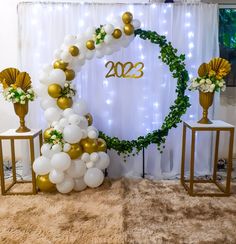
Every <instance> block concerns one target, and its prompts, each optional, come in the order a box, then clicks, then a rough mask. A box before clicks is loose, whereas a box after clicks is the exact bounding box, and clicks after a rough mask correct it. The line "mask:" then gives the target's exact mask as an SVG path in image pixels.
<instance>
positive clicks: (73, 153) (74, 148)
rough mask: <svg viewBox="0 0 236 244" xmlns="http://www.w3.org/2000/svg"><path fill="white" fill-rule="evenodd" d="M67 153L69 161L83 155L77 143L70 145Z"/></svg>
mask: <svg viewBox="0 0 236 244" xmlns="http://www.w3.org/2000/svg"><path fill="white" fill-rule="evenodd" d="M67 153H68V155H69V156H70V158H71V159H76V158H78V157H79V156H81V155H82V154H83V149H82V147H81V146H80V145H79V143H75V144H71V148H70V150H69V151H68V152H67Z"/></svg>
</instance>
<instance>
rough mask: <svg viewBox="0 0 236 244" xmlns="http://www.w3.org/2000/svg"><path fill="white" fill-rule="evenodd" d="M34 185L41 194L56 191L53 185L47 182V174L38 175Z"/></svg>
mask: <svg viewBox="0 0 236 244" xmlns="http://www.w3.org/2000/svg"><path fill="white" fill-rule="evenodd" d="M48 163H50V162H48ZM36 185H37V186H38V188H39V190H40V191H43V192H53V191H55V190H56V187H55V184H53V183H52V182H51V181H50V180H49V174H47V175H38V176H37V179H36Z"/></svg>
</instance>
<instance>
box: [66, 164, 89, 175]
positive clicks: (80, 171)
mask: <svg viewBox="0 0 236 244" xmlns="http://www.w3.org/2000/svg"><path fill="white" fill-rule="evenodd" d="M86 170H87V169H86V165H85V163H84V161H82V160H73V161H72V162H71V165H70V168H69V169H67V171H66V172H67V174H68V175H69V176H70V177H72V178H80V177H82V176H84V174H85V172H86Z"/></svg>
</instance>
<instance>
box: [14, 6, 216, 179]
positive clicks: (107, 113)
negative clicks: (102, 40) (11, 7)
mask: <svg viewBox="0 0 236 244" xmlns="http://www.w3.org/2000/svg"><path fill="white" fill-rule="evenodd" d="M125 11H131V12H132V13H133V14H134V17H135V18H138V19H140V21H141V22H142V26H141V28H143V29H145V30H152V31H157V32H158V33H159V34H162V35H166V36H167V38H168V40H170V41H171V42H172V43H173V46H175V47H176V48H178V50H179V54H181V53H185V54H186V65H187V70H188V71H189V74H190V77H193V76H196V75H197V68H198V66H199V65H200V64H201V63H202V62H208V61H209V60H210V59H211V58H212V57H214V56H217V55H218V23H217V19H218V17H217V5H215V4H174V5H173V4H159V3H158V4H132V5H128V4H91V3H90V4H86V3H85V4H79V3H21V4H19V6H18V14H19V36H20V38H19V40H20V43H19V52H20V53H19V61H20V64H21V69H22V70H26V71H28V72H29V73H30V75H31V77H32V80H33V84H34V86H36V85H37V84H38V74H39V71H40V69H41V67H42V65H43V64H45V63H50V62H52V60H53V51H54V50H55V49H57V48H58V47H60V45H61V44H62V42H63V39H64V36H65V35H67V34H73V35H79V34H80V33H83V32H84V31H85V30H86V28H87V27H90V26H99V25H100V24H105V23H109V20H111V19H112V18H114V17H115V16H121V14H122V13H123V12H125ZM159 51H160V50H159V48H158V47H157V45H153V44H151V43H149V42H148V41H143V40H141V39H139V38H138V37H137V38H135V40H134V41H133V43H132V44H131V45H130V46H129V47H128V48H127V49H123V50H122V51H120V52H118V53H115V54H113V55H111V56H108V57H106V58H103V59H94V60H92V61H88V62H87V63H86V64H85V66H84V68H83V70H81V71H80V72H79V74H78V76H77V79H76V82H75V83H76V86H77V90H78V96H79V97H82V98H83V99H85V100H87V102H88V106H89V110H90V112H91V113H92V115H93V117H94V122H95V126H96V127H97V128H98V129H100V130H102V131H104V132H106V133H107V134H108V135H110V136H117V137H119V138H120V139H128V140H130V139H134V138H137V137H138V136H139V135H145V134H146V133H148V132H151V131H152V130H155V129H158V128H160V126H161V125H162V122H163V119H164V117H165V116H166V115H167V114H168V112H169V107H170V105H171V104H172V103H173V101H174V99H175V97H176V94H175V87H176V80H174V79H173V78H172V77H171V74H170V72H169V71H168V67H166V65H164V64H163V63H162V62H161V61H160V60H159V59H158V55H159ZM109 60H111V61H114V62H117V61H120V62H128V61H131V62H133V63H136V62H140V61H141V62H143V63H144V65H145V69H144V76H143V77H142V78H141V79H120V78H108V79H106V78H105V75H106V73H107V71H108V69H107V68H105V63H106V62H107V61H109ZM188 94H189V96H190V101H191V104H192V106H191V108H189V109H188V112H187V114H186V115H185V116H184V117H183V119H187V120H197V119H198V118H199V117H200V115H201V109H200V107H199V105H198V104H199V103H198V94H197V93H191V95H190V93H189V92H188ZM30 123H31V127H39V128H40V127H43V128H45V127H46V124H45V120H44V117H43V113H42V110H41V109H40V107H39V101H37V102H35V103H33V104H32V106H31V109H30ZM181 139H182V126H181V125H179V127H178V128H176V129H172V130H171V132H170V134H169V136H168V139H167V142H166V148H165V150H164V152H163V154H160V153H159V152H158V151H157V150H156V146H155V145H151V146H150V147H149V148H148V149H147V150H145V171H146V174H147V176H148V177H154V178H158V179H159V178H173V177H176V176H178V175H179V172H180V159H181ZM197 141H198V143H197V150H196V160H197V162H198V164H197V165H196V172H197V174H208V173H209V172H210V171H211V156H210V155H211V141H212V137H211V136H209V135H205V134H201V135H199V134H198V135H197ZM188 142H189V141H188ZM187 144H189V143H187ZM202 152H204V153H202ZM109 154H110V156H111V165H110V167H109V169H108V172H109V176H111V177H119V176H121V175H126V176H140V175H141V173H142V153H140V155H138V156H135V157H131V158H129V159H128V161H127V162H126V163H124V161H123V157H122V156H121V157H120V156H118V155H117V154H116V152H114V151H109ZM187 159H188V156H187ZM187 167H188V166H187Z"/></svg>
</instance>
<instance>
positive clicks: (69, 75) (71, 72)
mask: <svg viewBox="0 0 236 244" xmlns="http://www.w3.org/2000/svg"><path fill="white" fill-rule="evenodd" d="M65 75H66V80H68V81H71V80H73V79H74V78H75V71H74V70H73V69H66V70H65Z"/></svg>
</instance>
